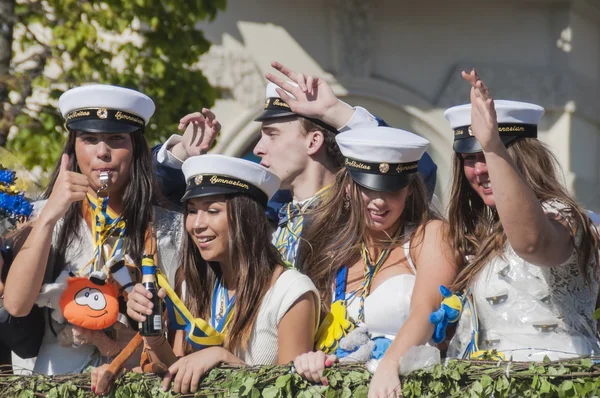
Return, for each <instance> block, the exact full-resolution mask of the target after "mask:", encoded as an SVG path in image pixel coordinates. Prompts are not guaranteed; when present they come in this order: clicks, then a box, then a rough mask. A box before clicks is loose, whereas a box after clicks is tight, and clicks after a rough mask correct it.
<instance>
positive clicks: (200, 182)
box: [194, 175, 203, 185]
mask: <svg viewBox="0 0 600 398" xmlns="http://www.w3.org/2000/svg"><path fill="white" fill-rule="evenodd" d="M202 180H203V177H202V175H199V176H196V177H194V182H195V183H196V185H200V184H202Z"/></svg>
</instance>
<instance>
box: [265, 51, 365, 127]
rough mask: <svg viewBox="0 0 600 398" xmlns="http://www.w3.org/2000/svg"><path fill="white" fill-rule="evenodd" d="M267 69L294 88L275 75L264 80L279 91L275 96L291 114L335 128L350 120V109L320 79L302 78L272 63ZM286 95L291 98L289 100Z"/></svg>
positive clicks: (284, 67)
mask: <svg viewBox="0 0 600 398" xmlns="http://www.w3.org/2000/svg"><path fill="white" fill-rule="evenodd" d="M271 66H272V67H273V68H275V69H276V70H277V71H279V72H281V73H282V74H283V75H285V76H286V77H287V78H288V79H289V80H291V81H292V82H294V83H296V84H297V86H294V85H293V84H290V83H289V82H288V81H287V80H284V79H282V78H280V77H278V76H276V75H273V74H271V73H267V74H266V78H267V80H269V81H270V82H272V83H274V84H276V85H278V86H279V87H280V88H278V89H277V93H278V94H279V96H280V97H281V99H282V100H283V101H285V103H286V104H288V105H289V106H290V109H291V110H292V112H294V113H298V114H300V115H303V116H308V117H313V118H316V119H320V120H322V121H324V122H325V123H328V124H330V125H332V126H333V127H335V128H340V127H342V126H344V125H345V124H346V123H347V122H348V120H350V118H351V117H352V115H353V113H354V109H353V108H352V107H351V106H350V105H348V104H346V103H344V102H342V101H340V100H339V99H338V97H337V96H336V95H335V94H334V92H333V90H332V89H331V87H329V84H328V83H327V82H326V81H325V80H324V79H323V78H321V77H318V76H306V75H304V74H302V73H299V72H295V71H293V70H291V69H290V68H288V67H286V66H284V65H282V64H280V63H279V62H276V61H274V62H272V63H271ZM284 90H285V91H284ZM286 91H287V92H289V93H291V94H292V95H293V96H294V97H295V98H292V97H291V96H289V95H288V94H287V93H286Z"/></svg>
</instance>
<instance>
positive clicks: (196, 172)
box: [127, 155, 319, 393]
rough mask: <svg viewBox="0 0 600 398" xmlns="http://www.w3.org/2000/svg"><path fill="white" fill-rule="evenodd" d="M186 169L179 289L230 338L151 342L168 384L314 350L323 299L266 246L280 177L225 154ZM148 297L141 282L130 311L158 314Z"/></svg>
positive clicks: (187, 386) (192, 386) (186, 383)
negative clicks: (225, 366) (269, 208)
mask: <svg viewBox="0 0 600 398" xmlns="http://www.w3.org/2000/svg"><path fill="white" fill-rule="evenodd" d="M182 168H183V172H184V174H185V178H186V181H187V189H186V193H185V195H184V197H183V199H182V202H184V204H185V228H186V231H187V239H186V240H185V243H184V256H183V262H182V265H181V267H180V271H179V272H178V277H177V287H176V289H175V290H176V291H177V292H178V293H179V295H180V296H183V297H184V302H185V305H186V307H187V308H188V309H189V311H190V313H191V314H192V315H193V317H195V318H198V317H200V318H202V319H207V320H208V319H210V322H209V323H210V326H211V328H212V329H209V328H205V327H204V328H203V329H204V332H205V335H204V337H209V336H217V337H222V339H223V340H222V344H215V345H214V346H211V347H202V344H203V343H202V341H203V340H202V337H201V338H200V339H195V338H194V337H193V336H189V334H188V335H187V336H186V338H185V339H184V338H183V334H182V332H178V335H177V337H176V339H175V342H174V344H173V349H172V350H171V347H170V346H169V345H168V344H165V343H166V340H165V338H164V336H161V337H160V338H158V339H152V340H147V343H148V344H149V346H150V348H151V349H152V351H153V355H155V356H156V358H157V360H158V361H160V362H162V363H164V364H165V365H167V366H168V367H169V372H168V373H167V376H166V377H165V383H164V387H165V388H167V387H168V386H169V383H170V381H171V379H173V390H174V391H175V392H182V393H187V392H188V391H191V392H195V391H196V388H197V387H198V383H199V380H200V377H201V376H202V375H203V374H204V373H205V372H208V371H209V370H210V369H211V368H213V367H215V366H217V365H218V364H220V363H222V362H227V363H237V364H244V363H245V364H247V365H273V364H285V363H289V362H290V361H291V360H293V359H294V358H295V357H296V356H297V355H299V354H301V353H303V352H306V351H308V350H310V349H311V348H312V345H313V337H314V332H315V329H316V325H317V321H318V317H319V315H318V311H319V297H318V292H317V290H316V288H315V286H314V284H313V283H312V282H311V281H310V279H309V278H308V277H307V276H305V275H303V274H301V273H299V272H298V271H296V270H294V269H287V268H286V267H284V266H283V265H282V264H283V260H282V258H281V255H280V254H279V252H278V251H277V249H276V248H275V247H274V246H273V245H271V244H270V243H269V241H270V234H271V228H270V225H269V222H268V220H267V218H266V216H265V206H266V204H267V201H268V199H269V198H271V197H272V195H273V194H274V193H275V192H276V191H277V189H278V188H279V184H280V181H279V178H278V177H277V176H276V175H275V174H273V173H272V172H271V171H269V170H268V169H266V168H265V167H263V166H260V165H258V164H256V163H253V162H250V161H247V160H243V159H238V158H233V157H228V156H222V155H203V156H195V157H191V158H188V159H187V160H186V161H185V162H184V163H183V167H182ZM164 293H165V292H161V293H160V295H161V296H162V295H164ZM146 294H147V291H145V290H144V289H143V287H142V286H141V285H138V286H136V288H135V291H134V292H133V293H132V294H131V295H130V300H129V301H128V303H127V305H128V314H129V315H130V316H131V317H132V318H134V319H135V320H138V321H142V320H143V319H144V315H142V314H147V313H149V312H151V310H150V309H149V308H151V307H149V305H150V304H151V302H150V301H149V300H148V299H147V297H148V296H146ZM171 326H173V325H171ZM213 330H216V331H217V332H218V333H215V332H214V331H213ZM204 341H208V340H204ZM219 343H221V342H219ZM177 356H179V357H180V358H177Z"/></svg>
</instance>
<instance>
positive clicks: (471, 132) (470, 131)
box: [468, 126, 473, 137]
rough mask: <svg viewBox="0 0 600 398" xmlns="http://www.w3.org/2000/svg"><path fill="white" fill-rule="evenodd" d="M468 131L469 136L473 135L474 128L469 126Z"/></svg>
mask: <svg viewBox="0 0 600 398" xmlns="http://www.w3.org/2000/svg"><path fill="white" fill-rule="evenodd" d="M468 132H469V136H471V137H473V129H472V128H471V126H469V130H468Z"/></svg>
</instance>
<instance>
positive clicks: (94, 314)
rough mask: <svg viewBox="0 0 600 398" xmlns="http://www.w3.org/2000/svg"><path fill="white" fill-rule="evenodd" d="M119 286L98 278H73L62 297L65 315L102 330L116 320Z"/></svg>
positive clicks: (61, 301) (74, 322)
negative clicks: (117, 287) (116, 286)
mask: <svg viewBox="0 0 600 398" xmlns="http://www.w3.org/2000/svg"><path fill="white" fill-rule="evenodd" d="M118 294H119V293H118V291H117V289H116V288H115V287H114V286H113V285H112V284H110V283H105V282H104V281H102V280H101V279H98V278H93V277H92V278H90V279H88V278H81V277H76V278H70V279H69V280H68V281H67V288H66V289H65V291H64V293H63V294H62V296H61V298H60V309H61V310H62V312H63V315H64V317H65V319H66V320H67V321H68V322H69V323H71V324H73V325H75V326H80V327H82V328H86V329H90V330H103V329H106V328H108V327H110V326H112V325H114V324H115V322H117V318H118V316H119V301H118V299H117V297H118Z"/></svg>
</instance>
